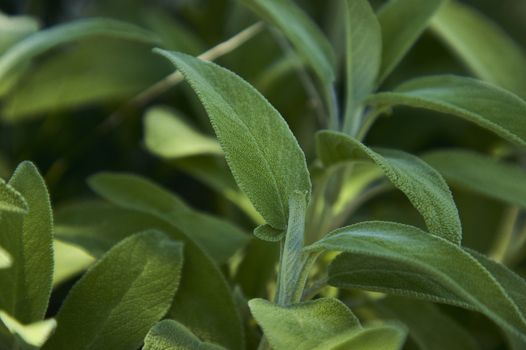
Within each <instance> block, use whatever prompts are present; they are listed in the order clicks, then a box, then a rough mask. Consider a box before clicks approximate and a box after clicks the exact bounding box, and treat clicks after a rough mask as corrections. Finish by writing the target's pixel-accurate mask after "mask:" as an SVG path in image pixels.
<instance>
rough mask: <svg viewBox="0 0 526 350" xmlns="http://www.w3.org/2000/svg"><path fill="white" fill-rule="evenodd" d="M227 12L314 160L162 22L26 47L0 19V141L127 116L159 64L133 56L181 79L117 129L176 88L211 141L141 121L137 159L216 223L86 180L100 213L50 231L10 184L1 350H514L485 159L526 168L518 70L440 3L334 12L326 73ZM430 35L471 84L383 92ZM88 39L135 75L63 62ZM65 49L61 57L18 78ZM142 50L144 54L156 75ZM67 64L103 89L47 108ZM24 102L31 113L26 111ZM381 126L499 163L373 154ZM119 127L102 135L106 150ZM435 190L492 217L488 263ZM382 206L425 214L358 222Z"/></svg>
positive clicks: (171, 201) (442, 82)
mask: <svg viewBox="0 0 526 350" xmlns="http://www.w3.org/2000/svg"><path fill="white" fill-rule="evenodd" d="M241 3H242V5H243V6H244V7H243V9H244V10H243V11H248V10H250V11H252V12H253V13H254V14H255V15H256V16H257V17H260V18H261V20H263V21H265V23H268V25H269V27H268V28H271V29H270V31H271V33H273V34H272V35H274V37H275V39H276V41H277V42H279V43H280V45H281V46H282V47H283V48H284V50H285V51H286V52H287V54H286V55H284V56H283V57H282V58H281V59H280V61H279V62H278V63H275V64H274V66H273V67H271V69H269V70H268V71H265V74H266V76H265V79H263V80H262V81H260V85H262V86H265V85H267V86H268V85H272V84H273V81H272V80H276V79H277V78H275V77H274V78H273V77H272V75H275V76H280V75H283V74H286V73H287V72H291V71H292V72H294V71H297V72H298V76H299V78H298V80H300V81H301V82H302V84H303V86H304V88H305V91H306V93H307V95H308V98H309V99H311V100H312V106H313V111H314V112H313V113H314V114H317V115H318V117H319V120H318V123H319V124H321V125H316V123H312V122H309V121H304V120H302V121H301V123H306V124H308V125H315V126H314V127H313V129H315V130H310V129H309V131H312V132H309V133H308V135H306V136H305V138H306V139H307V140H306V141H304V140H302V138H300V140H299V141H300V142H301V145H302V146H303V145H311V144H312V145H313V148H314V149H315V155H314V156H312V157H308V156H307V157H306V155H305V153H304V151H303V148H302V147H300V143H299V142H298V140H297V139H296V137H295V136H294V134H293V133H292V131H291V129H290V128H289V124H288V123H287V122H286V121H285V119H284V118H283V117H282V116H281V114H280V112H279V111H278V110H277V109H276V108H274V107H273V106H272V105H271V104H270V103H269V102H268V101H267V99H266V98H265V97H264V96H263V95H262V94H261V93H260V92H259V91H258V90H257V89H256V88H254V87H253V86H252V85H251V84H250V83H248V82H247V81H246V80H244V79H243V78H241V77H240V76H238V75H237V74H236V73H233V72H232V71H231V70H228V69H226V68H223V67H222V66H219V65H217V64H215V63H212V62H209V61H207V59H208V60H210V59H212V58H214V57H216V56H214V55H216V54H217V53H216V51H214V49H212V50H209V51H207V52H205V53H204V54H202V55H200V58H199V57H197V58H196V57H195V56H194V54H196V51H197V50H196V48H195V47H192V45H190V44H186V46H185V45H184V44H181V43H184V42H185V40H184V38H182V37H181V35H180V33H181V31H175V32H176V33H179V37H177V36H176V35H175V34H174V37H176V38H178V39H177V40H176V39H174V37H171V36H170V33H171V32H170V31H169V30H168V29H169V28H171V29H172V31H173V28H174V27H173V26H172V27H170V25H168V23H169V21H168V20H167V19H166V18H165V17H162V15H161V14H159V13H157V14H155V15H152V17H150V18H155V20H152V19H150V20H151V21H152V22H151V27H152V28H154V29H152V30H153V31H150V30H146V29H143V28H140V27H138V26H135V25H132V24H129V23H126V22H122V21H118V20H114V19H100V18H91V19H82V20H77V21H72V22H71V23H66V24H62V25H57V26H55V27H51V28H49V29H44V30H38V25H37V23H36V22H35V21H34V20H33V19H31V18H28V17H7V16H5V17H1V18H0V33H2V34H3V36H2V38H1V40H0V98H2V107H1V108H2V119H3V120H4V121H5V122H12V123H14V122H20V121H21V120H25V119H30V118H34V117H35V116H38V115H39V114H42V113H44V112H46V111H49V110H53V109H67V108H72V107H73V106H78V105H84V104H89V103H99V102H100V101H105V100H110V99H124V100H126V99H129V98H130V96H133V95H134V94H137V93H139V92H140V91H141V89H142V88H143V87H144V86H148V85H150V84H152V83H153V82H155V80H157V79H159V77H157V76H156V74H153V75H152V74H150V75H146V76H140V74H138V76H137V78H136V79H137V80H136V82H135V83H136V84H135V85H134V84H129V75H130V74H131V75H133V74H134V72H135V71H139V72H142V70H141V68H140V66H141V65H143V64H144V62H143V61H142V60H141V57H143V56H141V55H144V56H145V57H148V58H147V60H146V61H145V62H150V63H151V62H157V61H152V60H153V59H152V58H151V57H150V56H152V57H155V58H156V59H158V60H159V59H160V58H161V57H162V58H165V59H167V62H171V63H172V64H173V65H174V66H175V68H176V69H177V72H176V73H172V74H170V75H168V76H167V77H166V78H165V79H163V80H161V81H160V82H158V83H157V84H155V85H153V87H151V88H149V89H147V90H146V91H145V92H143V93H139V95H137V96H136V97H135V98H133V97H132V98H131V101H132V103H130V104H129V105H127V106H125V107H133V108H131V109H140V108H138V107H140V105H137V103H139V104H140V103H143V102H144V101H145V99H150V97H151V95H152V94H156V93H158V92H159V91H161V92H164V90H165V89H166V88H167V87H170V86H172V85H174V84H175V83H177V82H179V81H180V80H181V79H182V77H183V78H184V80H186V82H187V83H188V86H189V87H190V88H191V89H192V90H193V91H194V92H195V95H197V98H198V100H199V101H200V103H201V105H202V106H203V107H204V110H205V112H206V115H207V116H208V118H209V120H210V122H211V126H212V129H213V131H214V132H215V135H216V137H217V138H213V137H211V136H209V135H208V134H206V133H205V132H204V131H199V130H198V129H197V128H195V127H194V126H192V125H191V124H190V123H188V121H187V120H186V119H185V117H184V116H183V115H182V113H181V112H179V111H177V110H174V109H172V108H169V107H166V106H162V105H155V106H152V107H150V108H148V109H147V110H146V112H145V116H144V135H145V136H144V144H145V146H146V148H147V149H148V151H149V152H151V153H152V154H154V155H156V156H158V157H160V158H162V159H164V160H165V161H168V162H169V163H170V164H172V165H173V166H175V168H177V169H178V170H180V171H183V172H185V173H187V174H189V175H190V176H192V177H194V178H196V179H198V180H199V181H200V182H202V183H204V184H205V185H207V186H208V187H209V188H211V189H212V190H213V191H215V192H217V193H218V194H219V195H220V196H221V197H222V198H224V199H226V200H227V201H229V202H230V204H229V205H225V206H224V207H225V208H227V209H229V210H230V214H229V213H225V215H222V216H216V215H213V214H210V213H208V212H205V211H201V210H197V209H195V208H193V207H192V206H190V205H189V204H187V203H186V202H185V201H184V200H183V199H182V198H181V197H179V196H178V195H176V194H174V193H173V192H172V191H169V190H167V189H165V188H163V187H162V186H160V185H157V184H156V183H153V182H151V181H150V180H148V179H146V178H144V177H141V176H138V175H132V174H129V173H119V172H102V173H98V174H96V175H93V176H91V177H90V178H89V179H88V184H89V186H90V188H91V189H92V191H93V192H95V193H96V194H97V195H98V198H97V199H90V200H82V201H79V200H77V201H75V202H74V203H72V204H68V205H63V206H61V207H60V208H59V209H58V210H56V211H55V212H54V213H53V211H52V209H51V204H50V198H49V194H48V189H47V187H46V183H45V181H44V179H43V178H42V176H41V175H40V174H39V172H38V170H37V168H36V167H35V166H34V165H33V163H30V162H22V163H21V164H19V166H18V167H17V168H16V170H15V171H14V173H13V175H12V176H11V178H10V179H9V181H7V182H5V181H0V284H1V286H2V287H1V289H0V310H1V311H0V349H38V348H42V349H67V348H72V349H138V348H141V347H142V348H143V349H145V350H158V349H239V350H241V349H246V348H258V349H270V348H272V349H276V350H281V349H284V350H285V349H291V348H299V349H320V350H321V349H327V350H329V349H363V350H368V349H386V350H387V349H388V350H396V349H402V348H405V347H407V348H410V347H411V346H415V345H416V346H417V347H419V348H422V349H443V348H449V349H452V350H453V349H477V348H484V349H492V348H498V347H499V346H508V347H510V348H512V349H514V350H515V349H522V348H524V347H526V281H525V280H524V279H523V277H522V273H521V271H520V263H521V262H522V260H523V257H524V256H523V253H524V248H525V247H526V227H525V223H524V218H523V215H522V212H521V210H522V208H524V207H526V192H525V189H526V172H525V171H524V169H522V168H521V167H520V166H518V165H517V164H511V163H509V162H504V161H503V160H502V159H499V157H500V158H503V157H504V156H507V157H508V158H513V159H520V157H521V156H522V155H523V151H524V147H525V146H526V122H525V120H526V119H524V118H526V101H525V98H526V58H525V56H524V53H523V52H522V51H521V48H520V47H519V46H517V45H516V44H515V43H514V42H513V41H512V40H511V39H509V38H508V37H507V36H506V35H505V34H504V33H503V32H502V31H501V30H500V29H499V28H498V27H497V26H496V25H495V24H493V22H491V21H490V20H489V19H488V18H486V17H485V16H483V15H482V14H480V13H478V12H477V11H476V10H475V9H473V8H471V7H468V6H466V5H463V4H461V3H458V2H455V1H446V0H426V1H420V0H390V1H387V2H386V3H385V4H383V5H382V6H380V7H379V9H378V10H377V11H375V9H374V8H373V7H372V6H371V3H370V2H369V1H368V0H342V1H340V2H338V5H337V6H338V7H337V10H336V11H335V13H337V14H339V17H341V18H340V19H341V23H342V25H341V29H342V31H343V32H344V38H345V39H343V41H344V42H345V45H344V49H343V50H342V53H341V54H340V53H339V52H338V49H337V47H336V45H335V44H334V43H333V42H332V43H331V41H330V40H329V39H328V38H327V37H326V35H325V34H324V33H323V32H322V31H321V30H320V29H319V27H318V26H317V25H316V24H315V22H314V21H313V20H312V19H311V18H310V17H309V16H308V15H307V14H306V12H304V10H302V8H301V7H299V6H298V5H297V4H296V3H295V2H293V1H292V0H242V1H241ZM159 18H164V19H161V20H159ZM466 23H469V25H466ZM428 28H430V29H432V30H433V31H434V32H435V33H436V34H437V35H438V36H439V37H440V38H441V39H442V40H443V41H444V42H445V43H446V44H447V46H448V47H450V48H451V49H452V51H453V52H454V53H455V54H456V55H457V56H458V57H459V58H460V59H461V60H462V61H463V62H464V64H465V66H466V67H468V69H469V71H470V72H471V73H472V74H473V75H474V76H475V77H476V79H475V78H473V77H465V76H460V75H458V76H457V75H433V76H425V77H418V78H415V79H411V80H409V81H405V82H403V83H401V84H399V85H398V86H396V87H394V88H388V89H384V88H383V87H384V86H385V84H384V82H385V81H386V79H387V78H388V77H389V76H390V75H391V73H393V71H394V70H395V68H397V67H398V66H399V65H400V63H401V61H402V59H403V58H404V57H405V56H406V55H407V54H408V53H409V51H410V49H411V48H413V47H414V45H415V43H416V42H417V40H419V38H421V36H422V34H423V33H424V32H425V30H426V29H428ZM259 30H261V24H256V25H255V26H251V27H250V28H249V29H248V31H243V32H241V33H240V34H238V35H237V36H234V38H232V39H231V40H230V41H227V42H224V43H223V44H222V45H223V46H221V45H218V46H216V48H215V49H216V50H219V51H221V50H223V49H224V48H225V47H227V46H229V45H230V46H231V47H233V46H235V45H236V40H237V41H240V40H245V39H246V38H245V39H243V38H244V37H245V36H247V35H255V33H256V32H257V31H259ZM154 31H158V33H159V34H154ZM247 33H248V34H247ZM480 35H484V38H485V40H484V41H483V42H481V41H480V39H479V38H478V37H479V36H480ZM101 37H107V38H111V41H110V42H111V43H112V44H114V43H115V42H118V43H119V44H116V45H124V46H123V47H125V48H126V50H125V51H126V52H127V53H128V54H130V53H133V52H135V51H137V52H138V56H137V57H135V58H130V62H132V63H130V64H129V65H127V66H124V67H118V68H115V67H114V66H112V65H111V64H109V63H108V62H106V61H105V60H104V59H102V60H101V61H100V62H99V63H97V62H98V61H93V62H92V61H89V60H88V61H86V60H79V58H80V57H83V56H84V55H85V54H87V53H89V52H91V51H90V50H89V49H88V46H85V47H84V46H83V44H82V43H85V42H86V40H87V42H88V43H91V44H92V43H93V41H90V40H94V39H97V38H101ZM170 38H171V39H170ZM170 40H172V41H170ZM73 42H74V43H79V47H78V48H77V50H72V51H67V50H66V51H63V52H60V53H59V56H58V58H57V59H56V61H55V60H50V61H47V62H44V64H43V65H41V66H39V65H37V66H36V67H35V66H34V65H35V62H37V61H39V59H40V58H41V56H42V55H43V54H49V53H50V52H53V50H57V48H58V47H61V46H63V45H65V44H68V43H69V44H71V43H73ZM122 42H125V43H126V44H122ZM130 42H133V44H131V45H132V46H131V47H132V48H131V47H130V46H126V45H130V44H129V43H130ZM173 42H176V44H175V45H174V44H173ZM186 42H187V41H186ZM134 45H135V46H134ZM150 46H158V47H159V48H156V49H154V53H156V54H157V55H153V54H151V52H150V50H149V48H150ZM174 46H175V48H177V49H179V50H180V51H186V52H189V53H191V54H188V53H182V52H179V51H173V50H171V49H173V48H174ZM118 47H119V46H118ZM226 50H228V49H226ZM97 52H98V51H97ZM126 58H128V57H126ZM340 58H341V59H340ZM340 61H341V62H343V66H344V74H340ZM66 62H68V66H74V67H77V68H78V67H81V66H83V67H86V65H88V67H90V65H93V66H94V67H97V65H100V66H101V67H104V68H101V69H100V70H96V71H97V74H90V73H89V71H87V73H85V75H82V74H80V75H76V76H74V77H73V78H71V79H66V78H67V77H65V78H64V81H65V83H64V86H65V87H63V88H60V87H59V88H53V89H50V84H52V82H51V83H50V82H49V81H50V80H51V81H52V80H53V77H54V76H55V74H63V73H60V72H61V67H62V66H63V65H64V64H65V63H66ZM159 62H160V61H159ZM159 67H161V68H160V71H162V69H164V68H163V67H164V66H162V64H160V65H159ZM99 68H100V67H99ZM113 69H116V71H115V72H113V71H112V70H113ZM161 73H163V72H161ZM160 76H162V74H161V75H160ZM340 76H342V79H340ZM340 80H341V81H340ZM123 82H126V83H123ZM341 83H343V85H344V86H345V93H344V94H341V93H340V89H339V87H340V84H341ZM90 87H97V88H90ZM69 89H71V91H75V93H71V94H69V93H68V91H69ZM79 90H81V91H82V93H78V91H79ZM30 94H36V96H38V98H35V99H31V103H26V98H27V96H28V95H30ZM340 95H342V96H343V98H340ZM189 96H191V97H187V99H195V97H194V96H193V95H189ZM398 106H404V107H406V108H407V107H409V108H415V109H418V110H419V113H420V114H421V115H422V116H426V115H428V114H430V113H437V114H447V115H450V116H453V117H458V118H460V119H462V120H465V121H467V122H470V123H473V124H475V125H476V126H477V127H479V128H481V129H485V130H486V131H488V132H489V133H492V134H494V135H496V137H498V138H499V139H498V141H497V142H496V144H497V145H498V146H499V147H498V148H497V147H495V150H496V151H495V150H494V155H490V154H485V153H481V152H474V151H472V150H467V149H459V148H457V149H442V150H434V151H432V152H426V153H425V154H422V155H421V156H420V157H417V156H416V155H414V154H411V153H408V152H404V151H402V150H399V149H394V148H386V147H370V146H368V145H367V144H368V143H367V142H365V140H366V137H367V136H368V135H369V132H370V131H371V130H372V127H373V125H376V122H377V121H378V123H380V120H379V117H380V116H382V115H385V114H390V113H393V109H395V107H398ZM342 107H343V108H342ZM341 110H343V111H341ZM198 113H199V112H198ZM120 118H123V117H122V114H114V115H113V116H112V117H111V118H110V120H109V124H103V125H102V129H101V130H104V128H107V127H108V125H110V127H111V125H112V124H111V123H118V122H121V121H119V120H120ZM411 127H412V126H411V125H406V126H403V128H407V129H411ZM366 143H367V144H366ZM307 147H308V146H307ZM497 151H498V152H497ZM309 158H312V159H309ZM308 159H309V162H307V160H308ZM55 169H56V167H55ZM228 170H229V171H230V172H229V171H228ZM50 173H51V177H52V176H53V174H54V173H53V172H50ZM449 185H452V186H459V187H461V188H465V189H468V190H470V191H471V192H473V193H476V194H477V195H481V196H483V197H484V196H485V197H489V198H492V199H494V200H498V201H500V202H502V203H506V205H507V206H508V208H509V209H508V211H509V214H508V215H507V216H506V217H505V219H506V220H505V224H506V225H503V226H504V227H503V228H502V229H501V231H502V232H497V233H495V232H491V235H492V240H495V241H496V246H495V249H494V250H493V251H491V253H492V255H491V258H490V257H487V256H486V255H485V254H482V253H481V252H478V251H476V250H474V249H472V248H471V247H470V246H468V245H465V244H463V231H466V230H465V228H463V220H462V216H461V215H460V214H459V210H458V206H457V204H456V203H455V200H454V196H453V193H452V192H451V191H450V188H449ZM392 189H397V190H399V191H400V193H402V194H403V195H404V198H406V199H404V201H403V202H404V203H406V204H407V203H410V205H411V206H412V207H414V209H416V212H418V213H419V214H420V217H421V218H417V221H416V223H414V224H413V222H411V219H410V217H411V215H412V214H408V215H406V213H403V214H402V215H398V216H397V215H394V216H395V217H396V220H395V221H388V220H374V219H375V218H374V216H375V215H374V213H371V212H370V211H368V210H367V209H368V208H369V207H368V204H370V202H371V201H374V200H376V199H378V200H380V201H382V200H388V197H382V196H383V195H385V193H387V192H389V191H390V190H392ZM234 207H235V209H233V208H234ZM370 208H374V205H371V207H370ZM232 212H234V214H232ZM410 212H411V213H413V212H414V210H413V211H410ZM476 215H478V216H480V215H481V214H480V212H477V213H476ZM239 216H243V218H242V219H239V218H238V217H239ZM233 220H235V221H233ZM418 220H420V221H421V222H420V221H418ZM481 220H482V219H481ZM247 222H248V224H247ZM254 226H256V227H255V228H254ZM243 227H249V228H251V229H253V235H249V234H247V233H245V232H244V231H245V230H244V229H243ZM495 237H496V238H495ZM484 253H485V252H484ZM509 267H512V268H515V270H516V271H515V272H514V271H513V270H512V269H511V268H509ZM79 276H80V277H79ZM68 283H70V285H71V284H73V286H72V287H71V288H70V287H69V286H70V285H68ZM64 286H66V287H64ZM53 291H55V293H53ZM59 291H61V293H62V294H65V295H66V296H65V297H64V296H63V295H60V293H58V292H59ZM50 298H51V304H50ZM57 298H58V299H59V300H58V303H59V304H60V308H59V310H58V312H55V311H54V310H53V307H51V306H50V305H53V303H54V302H56V301H54V299H57ZM444 304H445V305H450V306H453V307H447V306H443V305H444ZM463 310H466V311H463ZM463 319H464V320H469V321H470V322H475V325H474V326H471V325H469V323H470V322H464V323H465V324H462V322H461V320H463ZM488 321H489V322H488ZM481 325H482V326H481ZM480 327H486V328H488V329H490V330H491V331H490V332H488V334H489V335H488V336H487V339H486V338H483V337H481V335H480V334H473V331H472V329H469V328H480ZM496 329H498V330H497V331H496ZM477 336H478V337H477ZM503 344H506V345H503Z"/></svg>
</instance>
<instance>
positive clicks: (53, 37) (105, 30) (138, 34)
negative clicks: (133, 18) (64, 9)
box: [0, 18, 157, 80]
mask: <svg viewBox="0 0 526 350" xmlns="http://www.w3.org/2000/svg"><path fill="white" fill-rule="evenodd" d="M94 36H105V37H116V38H121V39H126V40H135V41H140V42H147V43H156V42H157V38H156V37H155V34H153V33H151V32H148V31H146V30H144V29H142V28H139V27H137V26H135V25H132V24H128V23H124V22H121V21H117V20H113V19H106V18H89V19H82V20H77V21H74V22H70V23H66V24H61V25H57V26H55V27H52V28H49V29H46V30H42V31H39V32H37V33H35V34H32V35H29V36H27V37H26V38H25V39H23V40H21V41H19V42H17V43H16V44H15V45H13V46H11V47H10V48H9V49H8V50H7V51H6V52H5V53H4V54H3V55H2V56H0V80H2V79H4V78H5V76H6V75H7V74H8V73H9V71H10V70H12V69H15V68H16V67H17V66H18V65H21V64H24V63H26V62H27V61H29V60H31V59H32V58H33V57H35V56H37V55H40V54H42V53H44V52H46V51H47V50H49V49H52V48H54V47H56V46H59V45H63V44H66V43H70V42H73V41H76V40H80V39H84V38H88V37H94Z"/></svg>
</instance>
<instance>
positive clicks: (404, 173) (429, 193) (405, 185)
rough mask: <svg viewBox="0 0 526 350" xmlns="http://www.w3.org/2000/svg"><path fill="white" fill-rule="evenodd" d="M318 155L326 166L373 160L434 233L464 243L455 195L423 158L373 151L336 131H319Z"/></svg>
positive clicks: (392, 152) (378, 150) (397, 152)
mask: <svg viewBox="0 0 526 350" xmlns="http://www.w3.org/2000/svg"><path fill="white" fill-rule="evenodd" d="M317 149H318V156H319V157H320V159H321V160H322V161H323V163H324V164H325V165H331V164H335V163H338V162H345V161H352V160H359V159H360V158H366V159H370V160H372V161H373V162H375V163H376V164H377V165H378V166H379V167H380V168H381V169H382V171H383V172H384V174H385V175H386V176H387V178H388V179H389V181H391V182H392V183H393V185H394V186H395V187H397V188H398V189H400V190H401V191H402V192H404V194H405V195H406V196H407V198H409V200H410V201H411V203H412V204H413V206H414V207H415V208H416V209H417V210H418V211H419V212H420V214H421V215H422V217H423V218H424V221H425V222H426V225H427V227H428V228H429V230H430V232H432V233H433V234H435V235H438V236H440V237H443V238H445V239H447V240H449V241H451V242H453V243H455V244H460V241H461V239H462V228H461V225H460V219H459V217H458V211H457V208H456V206H455V202H454V201H453V196H452V195H451V192H450V191H449V188H448V186H447V184H446V182H445V181H444V179H443V178H442V176H440V174H439V173H438V172H437V171H436V170H434V169H433V168H431V167H430V166H429V165H427V164H426V163H424V162H423V161H422V160H420V159H419V158H417V157H415V156H413V155H410V154H408V153H404V152H401V151H396V150H390V149H376V152H375V150H372V149H370V148H368V147H367V146H365V145H364V144H362V143H360V142H359V141H357V140H355V139H353V138H351V137H349V136H347V135H344V134H342V133H336V132H332V131H322V132H320V133H318V134H317Z"/></svg>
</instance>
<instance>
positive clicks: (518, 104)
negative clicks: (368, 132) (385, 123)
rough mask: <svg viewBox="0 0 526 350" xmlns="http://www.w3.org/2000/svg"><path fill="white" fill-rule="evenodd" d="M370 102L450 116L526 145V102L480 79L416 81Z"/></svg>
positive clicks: (447, 77) (452, 78)
mask: <svg viewBox="0 0 526 350" xmlns="http://www.w3.org/2000/svg"><path fill="white" fill-rule="evenodd" d="M369 102H370V103H371V104H372V105H375V106H377V107H380V108H386V107H392V106H397V105H403V106H409V107H415V108H423V109H429V110H433V111H436V112H441V113H446V114H451V115H454V116H457V117H460V118H464V119H466V120H468V121H470V122H473V123H475V124H477V125H479V126H481V127H483V128H485V129H488V130H490V131H492V132H494V133H495V134H497V135H499V136H501V137H503V138H504V139H506V140H508V141H510V142H512V143H514V144H517V145H520V146H523V147H524V146H526V118H525V116H526V102H525V101H524V100H522V99H521V98H519V97H517V96H516V95H514V94H512V93H511V92H508V91H506V90H504V89H502V88H499V87H497V86H494V85H491V84H489V83H486V82H482V81H480V80H476V79H471V78H464V77H458V76H449V75H444V76H432V77H424V78H417V79H414V80H411V81H409V82H406V83H404V84H402V85H400V86H399V87H398V88H397V89H396V90H395V91H394V92H385V93H380V94H377V95H374V96H372V97H371V98H370V100H369Z"/></svg>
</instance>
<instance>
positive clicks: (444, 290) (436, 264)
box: [306, 222, 526, 340]
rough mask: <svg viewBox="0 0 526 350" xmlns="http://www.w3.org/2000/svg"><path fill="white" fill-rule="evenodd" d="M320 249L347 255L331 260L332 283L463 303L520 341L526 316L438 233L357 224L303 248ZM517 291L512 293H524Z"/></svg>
mask: <svg viewBox="0 0 526 350" xmlns="http://www.w3.org/2000/svg"><path fill="white" fill-rule="evenodd" d="M323 249H327V250H335V251H344V252H346V253H350V254H341V255H339V256H338V257H337V258H336V260H335V261H334V262H333V263H332V264H331V266H330V272H329V275H330V281H329V282H330V283H331V284H332V285H335V286H338V287H357V288H365V289H372V290H377V291H382V292H386V293H393V294H401V295H405V296H410V297H416V298H421V299H427V300H431V301H435V302H446V303H451V304H454V305H457V306H462V307H467V308H470V309H474V310H477V311H479V312H481V313H483V314H484V315H486V316H487V317H488V318H490V319H492V320H493V321H494V322H495V323H497V324H498V325H499V326H500V327H502V328H503V329H504V330H506V331H507V332H511V333H513V334H514V335H515V336H517V337H519V338H521V339H522V340H526V336H525V334H526V319H525V317H524V314H523V312H521V310H520V308H519V306H518V305H517V303H516V301H515V300H514V297H512V296H511V294H509V292H508V289H507V287H508V286H504V285H502V283H501V282H500V281H499V278H498V277H497V276H495V277H494V276H492V274H491V273H490V271H488V270H487V269H486V268H485V266H483V265H482V264H481V263H480V262H479V261H477V260H476V259H475V258H473V257H472V256H471V254H469V253H468V252H466V251H464V250H463V249H462V248H460V247H458V246H457V245H454V244H452V243H450V242H448V241H446V240H444V239H442V238H440V237H437V236H433V235H426V234H424V232H423V231H421V230H420V229H418V228H416V227H411V226H407V225H402V224H398V223H392V222H363V223H360V224H356V225H352V226H348V227H344V228H341V229H338V230H336V231H334V232H333V233H332V234H330V235H329V236H327V237H326V238H324V239H322V240H321V241H319V242H317V243H315V244H313V245H311V246H310V247H307V248H306V250H307V251H318V250H323ZM349 259H350V260H349ZM481 286H483V287H482V288H481ZM523 289H524V287H523V286H521V287H520V290H517V289H516V290H514V293H515V294H517V293H518V294H521V293H522V294H524V293H525V292H526V290H523Z"/></svg>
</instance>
